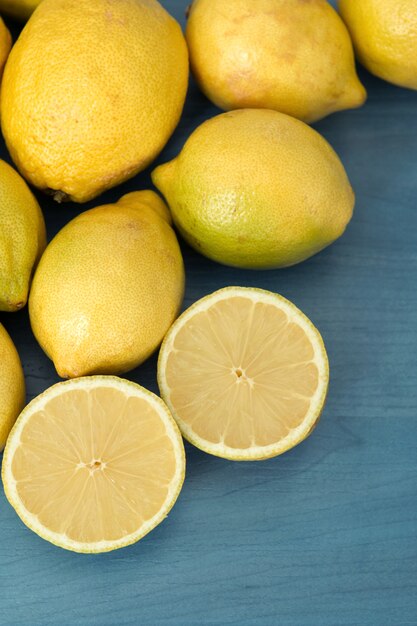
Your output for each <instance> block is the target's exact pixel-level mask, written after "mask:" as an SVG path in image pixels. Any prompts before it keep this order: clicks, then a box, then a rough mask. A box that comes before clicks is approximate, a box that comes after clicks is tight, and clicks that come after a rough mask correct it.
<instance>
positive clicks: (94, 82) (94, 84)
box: [1, 0, 188, 202]
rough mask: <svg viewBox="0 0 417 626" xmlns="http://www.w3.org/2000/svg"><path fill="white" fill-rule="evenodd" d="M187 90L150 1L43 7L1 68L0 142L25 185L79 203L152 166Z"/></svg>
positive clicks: (173, 27) (176, 38) (64, 2)
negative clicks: (0, 140)
mask: <svg viewBox="0 0 417 626" xmlns="http://www.w3.org/2000/svg"><path fill="white" fill-rule="evenodd" d="M187 81H188V54H187V48H186V43H185V40H184V37H183V35H182V32H181V29H180V26H179V25H178V23H177V22H176V21H175V20H174V19H173V18H172V17H171V16H170V15H169V14H168V13H167V12H166V11H165V9H163V7H162V6H161V5H160V4H159V3H158V2H157V1H156V0H118V1H117V2H114V1H112V2H111V1H109V0H43V2H42V3H41V4H40V5H39V7H38V9H37V10H36V11H35V13H34V14H33V16H32V17H31V18H30V19H29V21H28V23H27V24H26V26H25V28H24V29H23V31H22V33H21V35H20V37H19V39H18V40H17V42H16V44H15V45H14V47H13V50H12V52H11V55H10V57H9V60H8V63H7V65H6V68H5V72H4V78H3V88H2V91H1V124H2V130H3V134H4V137H5V140H6V143H7V146H8V148H9V151H10V154H11V156H12V158H13V160H14V161H15V163H16V165H17V166H18V168H19V170H20V171H21V172H22V174H23V175H24V176H25V178H27V179H28V180H29V181H30V182H31V183H32V184H34V185H35V186H37V187H39V188H41V189H44V190H46V191H48V192H49V193H51V194H53V195H54V197H55V198H56V199H57V200H63V199H68V198H69V199H71V200H74V201H76V202H85V201H87V200H89V199H91V198H94V197H95V196H97V195H98V194H100V193H101V192H102V191H104V190H105V189H108V188H109V187H113V186H115V185H117V184H119V183H121V182H122V181H124V180H126V179H127V178H130V177H131V176H133V175H134V174H136V173H137V172H139V171H140V170H143V169H144V168H145V167H146V166H147V165H148V164H149V163H150V162H151V161H152V160H153V159H154V158H155V156H156V155H157V154H158V152H159V151H160V150H161V149H162V148H163V146H164V145H165V143H166V142H167V140H168V138H169V137H170V135H171V133H172V132H173V130H174V128H175V126H176V125H177V122H178V120H179V118H180V115H181V111H182V107H183V104H184V99H185V94H186V89H187Z"/></svg>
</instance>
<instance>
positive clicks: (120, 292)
mask: <svg viewBox="0 0 417 626" xmlns="http://www.w3.org/2000/svg"><path fill="white" fill-rule="evenodd" d="M183 293H184V266H183V260H182V256H181V251H180V248H179V245H178V241H177V238H176V236H175V233H174V231H173V229H172V228H171V226H170V215H169V211H168V209H167V207H166V205H165V203H164V202H163V200H161V198H160V197H159V196H158V195H157V194H156V193H155V192H153V191H138V192H132V193H129V194H127V195H125V196H123V197H122V198H121V199H120V200H119V201H118V202H116V203H115V204H108V205H104V206H100V207H97V208H95V209H90V210H89V211H85V212H84V213H81V214H80V215H78V216H77V217H76V218H75V219H73V220H72V221H71V222H69V223H68V224H67V225H66V226H65V227H64V228H63V229H62V230H61V231H60V232H59V233H58V234H57V235H56V237H55V238H54V239H53V240H52V242H51V243H50V244H49V246H48V247H47V249H46V251H45V253H44V255H43V256H42V259H41V261H40V263H39V265H38V268H37V271H36V273H35V276H34V279H33V284H32V289H31V292H30V298H29V315H30V322H31V326H32V330H33V332H34V334H35V337H36V338H37V340H38V342H39V343H40V345H41V347H42V348H43V350H44V351H45V352H46V354H47V355H48V356H49V357H50V358H51V359H52V360H53V362H54V364H55V367H56V370H57V372H58V374H59V375H60V376H62V377H63V378H75V377H77V376H83V375H85V374H120V373H122V372H126V371H128V370H130V369H132V368H133V367H136V366H137V365H139V364H140V363H141V362H142V361H144V360H145V359H146V358H147V357H148V356H149V355H150V354H151V353H152V352H153V351H154V350H156V348H157V347H158V345H159V344H160V343H161V341H162V339H163V337H164V335H165V333H166V331H167V330H168V328H169V327H170V325H171V324H172V322H173V321H174V319H175V317H176V316H177V314H178V311H179V308H180V306H181V302H182V297H183Z"/></svg>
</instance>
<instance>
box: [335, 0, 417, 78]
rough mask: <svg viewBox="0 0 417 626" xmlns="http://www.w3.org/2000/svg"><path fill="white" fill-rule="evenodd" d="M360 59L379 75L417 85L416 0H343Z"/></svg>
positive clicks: (343, 11)
mask: <svg viewBox="0 0 417 626" xmlns="http://www.w3.org/2000/svg"><path fill="white" fill-rule="evenodd" d="M339 10H340V13H341V15H342V17H343V19H344V20H345V22H346V25H347V27H348V29H349V31H350V34H351V36H352V40H353V44H354V47H355V50H356V53H357V56H358V59H359V61H360V62H361V63H362V64H363V65H364V66H365V67H366V68H367V69H368V70H369V71H370V72H372V74H375V76H379V77H380V78H383V79H384V80H387V81H388V82H390V83H394V85H400V86H401V87H408V88H410V89H417V3H416V0H384V1H383V2H381V0H360V1H358V0H339Z"/></svg>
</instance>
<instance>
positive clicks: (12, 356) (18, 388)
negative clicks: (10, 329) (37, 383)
mask: <svg viewBox="0 0 417 626" xmlns="http://www.w3.org/2000/svg"><path fill="white" fill-rule="evenodd" d="M0 363H1V376H0V452H1V451H2V450H3V448H4V446H5V445H6V441H7V437H8V435H9V432H10V430H11V428H12V426H13V424H14V422H15V420H16V418H17V416H18V415H19V413H20V411H21V410H22V409H23V405H24V403H25V377H24V375H23V370H22V365H21V363H20V359H19V355H18V353H17V350H16V348H15V346H14V344H13V342H12V340H11V339H10V336H9V334H8V333H7V331H6V329H5V328H4V326H2V324H0Z"/></svg>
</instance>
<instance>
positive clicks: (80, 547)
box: [2, 376, 185, 552]
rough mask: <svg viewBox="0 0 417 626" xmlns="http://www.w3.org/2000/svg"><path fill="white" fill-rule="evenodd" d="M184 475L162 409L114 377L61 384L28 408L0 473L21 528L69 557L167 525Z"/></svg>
mask: <svg viewBox="0 0 417 626" xmlns="http://www.w3.org/2000/svg"><path fill="white" fill-rule="evenodd" d="M184 473H185V456H184V446H183V443H182V438H181V434H180V432H179V430H178V428H177V425H176V424H175V422H174V420H173V419H172V416H171V415H170V413H169V411H168V409H167V407H166V406H165V404H164V403H163V402H162V400H161V399H160V398H158V397H157V396H155V395H154V394H153V393H151V392H150V391H148V390H146V389H144V388H143V387H140V386H139V385H136V384H135V383H132V382H129V381H127V380H123V379H121V378H116V377H114V376H91V377H85V378H78V379H74V380H69V381H66V382H62V383H58V384H57V385H54V386H53V387H50V388H49V389H48V390H47V391H45V392H44V393H42V394H41V395H40V396H38V397H37V398H35V399H34V400H32V402H30V404H28V406H27V407H26V408H25V409H24V410H23V412H22V413H21V415H20V417H19V418H18V420H17V422H16V424H15V426H14V428H13V429H12V432H11V434H10V436H9V439H8V441H7V445H6V449H5V452H4V458H3V468H2V478H3V483H4V489H5V493H6V496H7V498H8V500H9V502H10V504H11V505H12V506H13V507H14V508H15V509H16V512H17V513H18V515H19V517H20V518H21V519H22V520H23V522H24V523H25V524H26V525H27V526H29V528H31V529H32V530H33V531H35V532H36V533H37V534H38V535H40V536H41V537H43V538H44V539H47V540H48V541H50V542H52V543H54V544H56V545H58V546H61V547H62V548H66V549H67V550H73V551H75V552H107V551H109V550H114V549H116V548H122V547H124V546H127V545H129V544H131V543H134V542H135V541H138V539H141V537H143V536H144V535H146V534H147V533H148V532H149V531H150V530H152V529H153V528H154V527H155V526H156V525H157V524H159V523H160V522H162V520H163V519H164V518H165V517H166V516H167V514H168V512H169V510H170V509H171V507H172V506H173V504H174V503H175V500H176V499H177V497H178V494H179V492H180V490H181V486H182V483H183V480H184Z"/></svg>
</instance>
